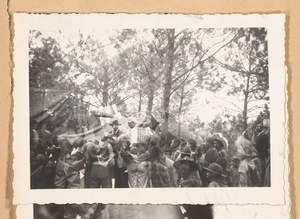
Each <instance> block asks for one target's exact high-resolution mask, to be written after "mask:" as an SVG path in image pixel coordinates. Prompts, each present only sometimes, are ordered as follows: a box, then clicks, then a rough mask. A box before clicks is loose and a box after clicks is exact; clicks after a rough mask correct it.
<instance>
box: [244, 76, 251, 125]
mask: <svg viewBox="0 0 300 219" xmlns="http://www.w3.org/2000/svg"><path fill="white" fill-rule="evenodd" d="M247 74H248V75H247V84H246V89H245V91H244V95H245V99H244V109H243V122H244V130H246V129H247V126H248V122H247V120H248V96H249V86H250V73H247Z"/></svg>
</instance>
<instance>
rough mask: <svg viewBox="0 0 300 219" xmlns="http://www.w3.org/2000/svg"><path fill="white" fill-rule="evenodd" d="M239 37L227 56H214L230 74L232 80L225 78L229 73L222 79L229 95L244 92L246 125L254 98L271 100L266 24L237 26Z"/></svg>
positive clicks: (253, 108) (254, 108) (252, 108)
mask: <svg viewBox="0 0 300 219" xmlns="http://www.w3.org/2000/svg"><path fill="white" fill-rule="evenodd" d="M235 31H236V32H237V33H238V35H239V37H238V38H236V39H235V40H234V41H232V42H231V43H230V46H229V47H227V49H226V50H225V52H226V55H225V56H224V58H217V57H215V56H214V61H215V62H216V63H217V64H219V65H220V66H221V67H222V68H224V69H226V74H231V76H232V77H230V78H231V79H232V80H231V81H229V80H226V74H224V75H223V77H221V78H220V81H219V83H222V84H223V85H224V84H225V85H227V86H228V88H229V90H228V95H236V96H238V95H239V94H241V95H242V96H243V108H242V109H241V111H242V115H243V122H244V129H246V128H247V125H248V123H247V120H248V114H249V113H250V112H253V111H254V110H257V106H256V105H254V106H252V107H249V104H250V103H253V102H255V101H259V100H264V101H268V100H269V96H268V94H269V92H268V91H269V72H268V48H267V45H268V44H267V38H266V36H267V31H266V29H265V28H242V29H236V30H235Z"/></svg>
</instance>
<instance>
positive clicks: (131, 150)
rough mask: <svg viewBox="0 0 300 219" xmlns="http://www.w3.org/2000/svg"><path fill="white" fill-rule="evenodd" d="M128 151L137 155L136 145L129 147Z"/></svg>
mask: <svg viewBox="0 0 300 219" xmlns="http://www.w3.org/2000/svg"><path fill="white" fill-rule="evenodd" d="M130 153H131V154H135V155H137V153H138V149H137V148H136V147H131V148H130Z"/></svg>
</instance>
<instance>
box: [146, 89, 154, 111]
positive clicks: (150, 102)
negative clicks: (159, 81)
mask: <svg viewBox="0 0 300 219" xmlns="http://www.w3.org/2000/svg"><path fill="white" fill-rule="evenodd" d="M153 99H154V88H152V87H150V89H149V93H148V106H147V115H148V116H151V112H152V107H153Z"/></svg>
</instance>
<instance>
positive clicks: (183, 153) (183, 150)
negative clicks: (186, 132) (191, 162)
mask: <svg viewBox="0 0 300 219" xmlns="http://www.w3.org/2000/svg"><path fill="white" fill-rule="evenodd" d="M191 154H192V150H191V149H190V148H189V147H187V146H186V147H184V148H181V149H180V159H182V158H184V157H191Z"/></svg>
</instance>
